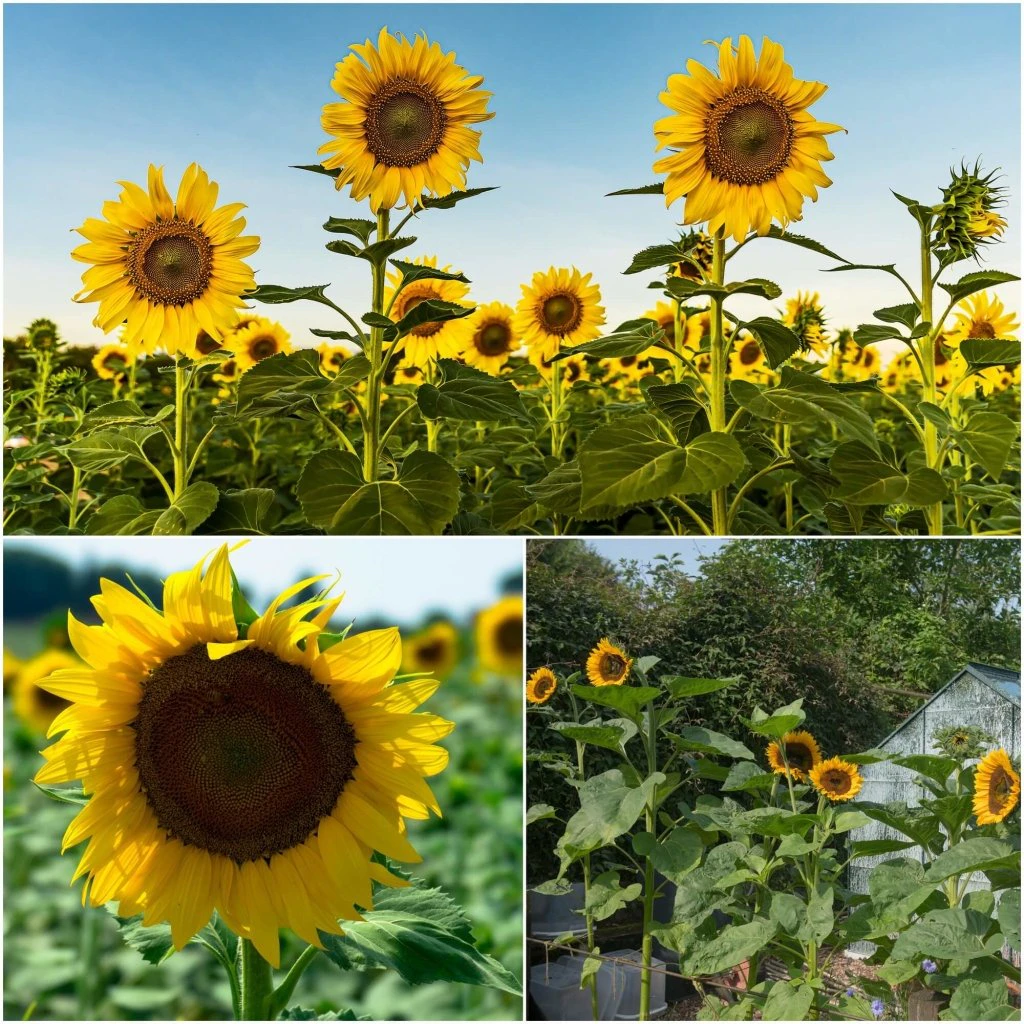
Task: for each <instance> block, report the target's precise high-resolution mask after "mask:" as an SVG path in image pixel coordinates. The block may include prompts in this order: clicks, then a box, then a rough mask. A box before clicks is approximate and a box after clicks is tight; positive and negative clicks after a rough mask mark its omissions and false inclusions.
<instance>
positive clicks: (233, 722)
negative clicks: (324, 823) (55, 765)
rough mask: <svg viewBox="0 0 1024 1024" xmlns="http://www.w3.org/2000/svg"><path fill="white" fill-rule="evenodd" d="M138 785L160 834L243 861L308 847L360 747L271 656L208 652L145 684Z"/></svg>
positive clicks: (325, 699)
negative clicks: (211, 655)
mask: <svg viewBox="0 0 1024 1024" xmlns="http://www.w3.org/2000/svg"><path fill="white" fill-rule="evenodd" d="M131 724H132V728H134V730H135V754H136V762H135V763H136V767H137V768H138V772H139V781H140V783H141V786H142V789H143V791H144V792H145V794H146V799H147V801H148V802H149V806H150V809H151V810H152V811H153V814H154V815H155V817H156V819H157V822H158V824H159V825H160V827H161V828H162V829H164V830H165V831H166V832H168V833H169V834H170V835H172V836H174V837H175V838H177V839H179V840H180V841H181V842H182V843H185V844H186V845H192V846H197V847H199V848H200V849H203V850H207V851H208V852H210V853H215V854H220V855H222V856H225V857H230V858H231V859H232V860H234V861H236V862H238V863H242V862H244V861H248V860H257V859H258V858H261V857H270V856H272V855H273V854H275V853H280V852H281V851H283V850H287V849H290V848H291V847H293V846H295V845H297V844H299V843H302V842H304V841H305V840H306V839H307V838H308V837H309V836H310V835H311V834H312V833H314V832H315V831H316V829H317V827H318V825H319V822H320V821H321V819H323V818H324V817H326V816H327V815H328V814H330V813H331V811H332V810H333V809H334V806H335V804H336V803H337V800H338V797H339V796H340V795H341V792H342V790H343V789H344V788H345V786H346V784H347V783H348V782H349V781H350V780H351V778H352V775H353V772H354V770H355V767H356V737H355V733H354V731H353V729H352V726H351V725H350V724H349V722H348V720H347V719H346V718H345V714H344V712H343V711H342V710H341V708H340V707H339V706H338V704H337V703H336V702H335V701H334V700H333V698H332V697H331V695H330V694H329V693H328V692H327V689H326V688H325V687H324V686H322V685H321V684H320V683H318V682H316V681H315V680H314V679H313V677H312V676H311V675H310V674H309V672H307V671H306V670H305V669H304V668H301V667H299V666H297V665H290V664H288V663H286V662H283V661H281V660H280V659H278V658H276V657H275V656H274V655H272V654H269V653H267V652H265V651H257V650H252V649H249V650H244V651H239V652H237V653H235V654H231V655H228V656H227V657H226V658H221V659H219V660H217V661H211V660H210V659H209V657H208V656H207V653H206V646H205V645H204V644H197V645H196V646H195V647H193V648H191V649H190V650H189V651H186V652H185V653H184V654H181V655H178V656H176V657H173V658H169V659H168V660H167V661H165V662H164V663H163V664H161V665H159V666H158V667H157V668H156V669H154V670H153V671H152V672H151V673H150V674H149V677H148V678H147V679H146V680H145V682H144V683H143V693H142V699H141V700H140V701H139V709H138V715H137V717H136V718H135V720H134V721H133V722H132V723H131Z"/></svg>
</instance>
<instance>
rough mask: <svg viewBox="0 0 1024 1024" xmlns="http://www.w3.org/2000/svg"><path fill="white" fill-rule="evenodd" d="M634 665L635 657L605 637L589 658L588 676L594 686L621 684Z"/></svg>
mask: <svg viewBox="0 0 1024 1024" xmlns="http://www.w3.org/2000/svg"><path fill="white" fill-rule="evenodd" d="M632 667H633V659H632V658H630V657H629V656H628V655H627V654H626V652H625V651H623V650H621V649H620V648H618V647H616V646H615V644H613V643H612V642H611V641H610V640H609V639H608V637H604V638H603V639H602V640H600V641H599V642H598V645H597V646H596V647H595V648H594V649H593V650H592V651H591V652H590V656H589V657H588V658H587V678H588V679H589V680H590V682H591V684H592V685H593V686H621V685H622V684H623V683H624V682H625V681H626V679H627V677H628V676H629V670H630V669H631V668H632Z"/></svg>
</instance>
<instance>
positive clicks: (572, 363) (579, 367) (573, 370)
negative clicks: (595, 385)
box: [559, 356, 587, 388]
mask: <svg viewBox="0 0 1024 1024" xmlns="http://www.w3.org/2000/svg"><path fill="white" fill-rule="evenodd" d="M559 362H561V364H562V386H563V387H566V388H571V387H572V386H573V384H575V383H576V381H578V380H586V379H587V361H586V359H584V358H583V356H569V357H568V358H566V359H561V360H559Z"/></svg>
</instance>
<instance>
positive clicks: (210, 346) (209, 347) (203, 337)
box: [196, 331, 220, 356]
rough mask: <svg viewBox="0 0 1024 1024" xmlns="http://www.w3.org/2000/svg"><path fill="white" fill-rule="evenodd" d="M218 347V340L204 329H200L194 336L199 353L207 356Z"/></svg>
mask: <svg viewBox="0 0 1024 1024" xmlns="http://www.w3.org/2000/svg"><path fill="white" fill-rule="evenodd" d="M219 348H220V342H219V341H216V340H215V339H214V338H211V337H210V336H209V335H208V334H207V333H206V331H200V332H199V335H198V337H197V338H196V350H197V351H198V352H199V354H200V355H204V356H208V355H209V354H210V353H211V352H216V351H217V349H219Z"/></svg>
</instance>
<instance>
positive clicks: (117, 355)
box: [92, 344, 129, 380]
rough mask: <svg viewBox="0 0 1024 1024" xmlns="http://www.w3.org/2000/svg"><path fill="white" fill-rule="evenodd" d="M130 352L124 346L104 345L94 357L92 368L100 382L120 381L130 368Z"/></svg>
mask: <svg viewBox="0 0 1024 1024" xmlns="http://www.w3.org/2000/svg"><path fill="white" fill-rule="evenodd" d="M128 363H129V358H128V350H127V349H126V348H125V347H124V345H118V344H112V345H104V346H103V347H102V348H101V349H100V350H99V351H98V352H97V353H96V355H94V356H93V357H92V368H93V369H94V370H95V371H96V376H97V377H99V378H100V380H118V379H119V378H120V377H123V376H124V373H125V370H126V369H127V368H128Z"/></svg>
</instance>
